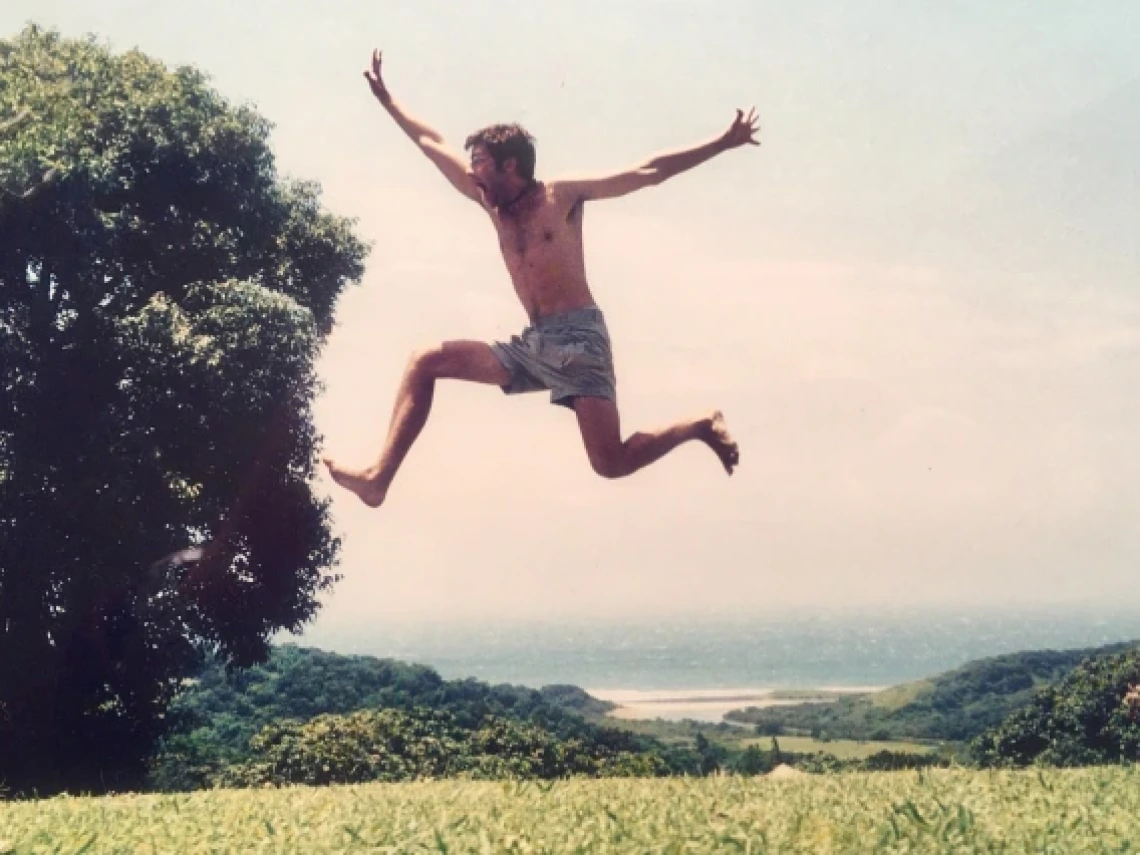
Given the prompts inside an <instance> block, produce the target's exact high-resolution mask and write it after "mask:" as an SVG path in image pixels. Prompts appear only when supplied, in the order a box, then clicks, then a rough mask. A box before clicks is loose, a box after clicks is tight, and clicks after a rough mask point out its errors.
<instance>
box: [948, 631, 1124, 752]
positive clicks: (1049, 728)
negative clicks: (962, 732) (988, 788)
mask: <svg viewBox="0 0 1140 855" xmlns="http://www.w3.org/2000/svg"><path fill="white" fill-rule="evenodd" d="M971 751H972V754H973V756H974V757H975V759H976V760H977V761H978V762H979V763H980V764H981V765H983V766H1027V765H1029V764H1031V763H1036V764H1042V765H1047V766H1089V765H1097V764H1103V763H1120V762H1126V761H1127V762H1135V761H1137V760H1140V649H1137V648H1134V649H1132V650H1128V651H1126V652H1124V653H1119V654H1117V655H1115V656H1104V657H1096V658H1092V659H1089V660H1088V661H1086V662H1084V663H1082V664H1081V665H1079V666H1077V667H1076V668H1075V669H1073V671H1072V672H1071V673H1070V674H1069V675H1068V676H1066V677H1065V678H1064V679H1063V680H1061V681H1060V682H1059V683H1057V684H1056V685H1054V686H1049V687H1047V688H1045V689H1042V690H1041V691H1040V692H1038V693H1037V694H1036V696H1034V698H1033V699H1032V700H1031V701H1030V703H1029V704H1028V705H1027V706H1026V707H1025V708H1024V709H1021V710H1018V711H1017V712H1015V713H1013V714H1012V715H1011V716H1010V717H1009V718H1007V719H1006V720H1005V721H1004V722H1002V723H1001V724H1000V725H998V726H997V727H995V728H992V729H990V730H988V731H986V732H985V733H984V734H982V735H981V736H979V737H978V738H977V739H975V740H974V741H973V743H972V744H971Z"/></svg>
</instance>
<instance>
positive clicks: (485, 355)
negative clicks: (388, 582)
mask: <svg viewBox="0 0 1140 855" xmlns="http://www.w3.org/2000/svg"><path fill="white" fill-rule="evenodd" d="M444 378H447V379H454V380H470V381H472V382H475V383H493V384H495V385H498V386H502V385H504V384H505V383H507V382H508V381H509V379H510V376H509V374H508V373H507V369H506V368H504V367H503V364H502V363H501V362H499V359H498V357H496V356H495V354H494V352H493V351H492V350H491V347H490V345H487V344H484V343H483V342H479V341H448V342H444V343H443V344H441V345H440V346H439V347H435V348H431V349H429V350H424V351H420V352H419V353H416V354H414V355H413V356H412V358H411V359H410V360H409V362H408V368H407V370H406V371H405V372H404V379H403V380H402V381H401V382H400V389H399V391H398V392H397V393H396V403H395V405H394V406H393V407H392V420H391V423H390V424H389V426H388V439H387V441H386V443H385V444H384V450H383V451H382V452H381V454H380V459H379V460H377V462H376V463H375V464H374V465H373V466H369V467H367V468H366V469H345V468H344V467H342V466H338V465H337V464H336V463H334V462H333V461H332V460H330V459H329V458H327V457H325V458H323V459H324V463H325V465H326V466H327V467H328V469H329V474H330V475H332V478H333V480H334V481H336V483H338V484H340V485H341V486H342V487H345V488H346V489H349V490H351V491H352V492H354V493H356V495H357V496H359V497H360V499H361V501H363V502H364V503H365V504H366V505H369V506H370V507H373V508H375V507H378V506H379V505H380V503H381V502H383V501H384V497H385V496H386V495H387V494H388V487H389V486H390V485H391V483H392V479H393V478H395V477H396V472H397V470H399V468H400V464H401V463H403V462H404V457H405V456H407V453H408V449H410V448H411V447H412V443H413V442H415V441H416V437H417V436H419V435H420V431H421V430H423V427H424V425H425V424H426V423H427V417H428V413H429V412H431V402H432V398H433V397H434V395H435V381H436V380H440V379H444Z"/></svg>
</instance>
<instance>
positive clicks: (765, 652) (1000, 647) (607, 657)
mask: <svg viewBox="0 0 1140 855" xmlns="http://www.w3.org/2000/svg"><path fill="white" fill-rule="evenodd" d="M1136 640H1140V604H1137V605H1136V606H1132V607H1130V608H1118V609H1113V610H1109V609H1099V610H1093V609H1060V608H1055V609H1021V610H1015V609H1006V610H989V611H977V610H974V611H971V610H958V611H952V610H946V611H931V610H921V611H890V612H887V611H883V612H831V613H828V612H818V613H795V614H766V615H755V616H743V615H731V616H723V615H709V616H700V617H671V618H637V619H585V618H581V619H551V620H546V621H537V620H531V621H526V622H521V621H503V620H486V621H479V622H476V621H466V622H447V623H395V622H390V621H389V622H386V623H379V622H378V623H376V624H370V625H369V626H367V627H363V626H359V627H353V626H343V627H337V628H335V629H333V630H330V629H328V628H325V629H323V630H322V631H321V632H312V633H308V634H306V635H304V636H300V637H294V636H286V637H283V638H280V639H278V641H286V642H292V643H297V644H300V645H303V646H313V647H320V648H322V649H325V650H335V651H337V652H340V653H361V654H369V655H374V656H380V657H391V658H394V659H399V660H402V661H406V662H416V663H420V664H424V665H430V666H432V667H433V668H435V669H436V670H437V671H438V672H439V673H440V674H441V675H442V676H443V677H445V678H448V679H453V678H462V677H475V678H477V679H480V680H484V681H488V682H491V683H512V684H517V685H524V686H531V687H535V688H538V687H541V686H544V685H549V684H553V683H569V684H574V685H578V686H581V687H583V688H589V689H592V690H598V691H599V692H601V693H603V694H612V693H613V692H616V691H618V690H621V691H627V692H628V691H640V692H662V691H666V690H668V691H682V690H683V691H685V692H688V693H692V692H699V691H703V690H713V689H734V690H735V689H739V688H741V687H751V688H806V687H836V688H844V687H846V688H854V687H875V686H887V685H893V684H896V683H901V682H905V681H908V680H913V679H918V678H921V677H928V676H932V675H934V674H937V673H939V672H942V671H946V670H949V669H952V668H956V667H958V666H960V665H962V664H964V663H966V662H968V661H970V660H972V659H979V658H982V657H986V656H994V655H997V654H1001V653H1012V652H1017V651H1023V650H1042V649H1053V650H1066V649H1073V648H1083V647H1095V646H1100V645H1104V644H1110V643H1113V642H1120V641H1136Z"/></svg>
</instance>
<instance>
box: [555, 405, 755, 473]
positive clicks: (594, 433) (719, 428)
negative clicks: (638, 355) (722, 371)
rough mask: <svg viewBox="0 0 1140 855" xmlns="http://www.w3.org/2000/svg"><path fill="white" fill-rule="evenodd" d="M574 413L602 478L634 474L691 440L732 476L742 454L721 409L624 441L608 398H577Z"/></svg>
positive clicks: (639, 434)
mask: <svg viewBox="0 0 1140 855" xmlns="http://www.w3.org/2000/svg"><path fill="white" fill-rule="evenodd" d="M574 412H575V413H577V415H578V426H579V427H580V428H581V431H582V441H583V443H585V446H586V454H587V455H588V456H589V458H590V465H591V466H592V467H593V468H594V471H595V472H597V473H598V474H599V475H601V476H602V477H603V478H624V477H625V476H627V475H632V474H633V473H634V472H636V471H638V470H639V469H643V468H644V467H646V466H648V465H649V464H651V463H654V462H656V461H657V460H660V459H661V458H662V457H664V456H665V455H666V454H668V453H669V452H670V451H672V450H673V449H674V448H676V447H677V446H678V445H681V444H682V443H685V442H688V441H689V440H692V439H698V440H700V441H702V442H704V443H705V444H706V445H707V446H708V447H709V448H711V449H712V450H713V452H715V453H716V456H717V457H718V458H719V459H720V462H721V464H722V465H723V466H724V468H725V471H726V472H728V474H729V475H731V474H732V470H733V468H734V467H735V466H736V465H737V464H738V463H739V462H740V451H739V449H738V448H737V445H736V442H735V441H734V440H733V439H732V437H731V436H730V435H729V433H728V429H727V427H725V424H724V417H723V416H722V415H721V413H720V411H719V410H718V411H715V412H713V413H710V414H709V415H707V416H703V417H701V418H697V419H689V420H687V421H680V422H676V423H675V424H672V425H669V426H668V427H664V428H660V429H658V430H655V431H639V432H637V433H635V434H633V435H632V436H630V437H629V439H626V440H625V441H623V440H622V438H621V420H620V417H619V415H618V409H617V405H616V404H615V403H614V402H613V401H611V400H609V399H608V398H595V397H585V396H582V397H578V398H575V399H574Z"/></svg>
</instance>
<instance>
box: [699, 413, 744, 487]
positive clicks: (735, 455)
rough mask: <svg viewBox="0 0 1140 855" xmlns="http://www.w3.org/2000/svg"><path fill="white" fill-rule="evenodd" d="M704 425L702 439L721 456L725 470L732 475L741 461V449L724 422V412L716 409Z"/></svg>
mask: <svg viewBox="0 0 1140 855" xmlns="http://www.w3.org/2000/svg"><path fill="white" fill-rule="evenodd" d="M702 427H703V430H702V432H701V439H703V440H704V441H705V443H706V444H707V445H708V447H709V448H711V449H712V450H713V452H714V453H715V454H716V456H717V457H719V458H720V462H721V463H722V464H724V471H725V472H727V473H728V474H729V475H731V474H732V470H733V468H734V467H736V465H737V464H739V463H740V449H739V448H737V446H736V440H734V439H733V438H732V436H731V435H730V434H729V432H728V427H727V426H726V425H725V423H724V414H723V413H721V411H720V410H716V411H714V412H713V414H712V415H711V416H709V418H708V421H707V422H705V424H704V425H702Z"/></svg>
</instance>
